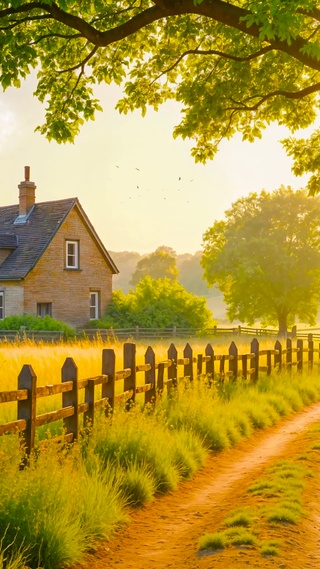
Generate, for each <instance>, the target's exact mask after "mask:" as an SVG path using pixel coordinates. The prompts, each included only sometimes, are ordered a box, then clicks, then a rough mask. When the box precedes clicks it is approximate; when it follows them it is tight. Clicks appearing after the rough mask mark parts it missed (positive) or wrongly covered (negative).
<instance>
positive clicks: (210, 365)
mask: <svg viewBox="0 0 320 569" xmlns="http://www.w3.org/2000/svg"><path fill="white" fill-rule="evenodd" d="M205 354H206V356H210V360H209V361H208V362H206V375H209V376H211V379H210V381H213V380H214V350H213V347H212V345H211V344H207V345H206V349H205Z"/></svg>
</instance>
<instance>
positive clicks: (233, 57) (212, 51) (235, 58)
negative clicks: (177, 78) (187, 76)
mask: <svg viewBox="0 0 320 569" xmlns="http://www.w3.org/2000/svg"><path fill="white" fill-rule="evenodd" d="M272 50H273V47H272V46H266V47H263V48H261V49H259V50H258V51H256V52H254V53H251V54H250V55H247V56H242V57H241V56H237V55H233V54H232V53H225V52H223V51H219V50H216V49H206V50H201V49H187V50H186V51H184V52H183V53H182V54H181V55H180V56H179V57H178V59H177V60H176V61H175V62H174V63H173V64H172V65H171V66H170V67H168V68H167V69H165V70H164V71H162V73H160V75H158V76H157V77H156V78H155V79H154V80H153V81H152V83H151V85H152V84H153V83H155V81H157V80H158V79H160V77H162V76H163V75H166V74H167V73H169V72H170V71H172V70H173V69H174V68H175V67H177V65H178V64H179V63H180V61H181V60H182V59H183V58H184V57H186V56H187V55H218V56H220V57H222V58H224V59H231V60H233V61H239V62H244V61H250V60H251V59H256V58H257V57H260V56H261V55H264V54H265V53H267V52H268V51H272Z"/></svg>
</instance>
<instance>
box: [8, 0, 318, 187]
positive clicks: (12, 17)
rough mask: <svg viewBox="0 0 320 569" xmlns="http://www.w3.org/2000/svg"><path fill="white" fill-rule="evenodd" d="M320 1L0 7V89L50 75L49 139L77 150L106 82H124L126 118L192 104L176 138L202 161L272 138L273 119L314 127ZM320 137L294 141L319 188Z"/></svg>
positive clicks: (45, 81) (291, 146) (20, 1)
mask: <svg viewBox="0 0 320 569" xmlns="http://www.w3.org/2000/svg"><path fill="white" fill-rule="evenodd" d="M319 8H320V4H319V0H290V1H288V0H286V1H285V2H284V1H280V0H268V1H266V2H262V1H261V0H251V1H250V2H248V1H247V0H233V1H230V2H222V3H221V2H218V3H217V2H215V1H212V0H170V1H168V0H141V1H139V2H137V1H135V0H133V1H130V2H128V0H118V1H117V2H112V1H110V0H108V1H105V2H103V1H102V0H83V1H82V2H81V7H79V3H75V2H71V1H67V0H57V1H56V2H42V3H39V2H25V0H15V1H14V2H8V1H7V0H2V1H1V2H0V28H1V35H0V49H1V68H0V82H1V85H2V88H3V89H6V88H8V87H9V86H15V87H19V86H20V82H21V80H23V79H24V78H25V77H26V76H27V75H28V74H29V73H30V72H31V70H32V69H35V68H37V69H38V85H37V88H36V91H35V95H36V96H37V97H38V98H39V100H40V101H41V102H43V103H45V104H46V115H45V123H44V124H43V125H42V126H40V127H38V129H39V130H40V132H41V133H42V134H44V135H45V136H47V138H48V139H49V140H50V139H55V140H56V141H58V142H65V141H74V138H75V136H76V135H77V134H78V132H79V129H80V127H81V125H82V124H83V122H84V121H86V120H89V119H90V120H93V119H94V117H95V113H96V111H97V110H101V107H100V104H99V101H98V100H97V99H96V97H95V94H94V87H95V85H96V84H98V83H102V82H105V83H107V84H110V83H115V84H117V85H123V89H124V96H123V98H122V99H121V100H120V101H119V102H118V104H117V108H118V109H119V111H120V112H122V113H128V112H129V111H131V110H133V109H140V110H141V112H142V114H143V115H144V114H145V113H146V110H147V106H152V107H153V108H154V109H156V110H158V108H159V106H160V105H161V104H162V103H164V102H165V101H167V100H170V99H176V100H177V101H178V102H179V103H180V104H181V107H182V120H181V123H180V124H179V125H177V126H176V127H175V130H174V136H181V137H182V138H187V137H189V138H192V139H194V140H195V147H194V148H193V149H192V155H193V156H194V158H195V160H196V161H202V162H205V161H206V160H208V159H211V158H212V157H213V156H214V155H215V153H216V152H217V149H218V145H219V142H220V140H221V139H222V138H230V137H232V136H233V134H234V133H235V132H236V131H238V132H240V133H241V135H242V138H243V139H244V140H249V141H253V140H254V139H255V138H257V137H258V138H259V137H261V136H262V131H263V129H264V128H265V127H266V126H267V125H269V124H270V123H271V122H278V123H279V124H281V125H286V126H287V127H288V128H289V129H290V130H291V131H292V132H294V131H296V130H298V129H301V128H305V127H307V126H310V125H311V124H313V122H314V121H315V118H316V115H317V111H318V97H317V94H318V92H319V90H320V82H319V71H320V39H319V21H320V9H319ZM319 132H320V131H315V133H314V134H313V135H312V137H311V140H310V141H304V140H300V141H294V140H293V139H287V140H286V141H285V142H284V144H285V147H286V148H287V150H288V152H289V154H291V155H292V156H293V157H294V159H295V165H294V170H295V171H296V173H298V174H300V173H302V172H303V171H304V170H311V172H313V175H312V176H311V179H310V182H309V188H310V190H311V191H313V192H317V191H318V188H319V176H320V175H319V166H320V162H319V158H318V156H319V145H320V134H319Z"/></svg>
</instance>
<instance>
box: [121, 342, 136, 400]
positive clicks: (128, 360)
mask: <svg viewBox="0 0 320 569" xmlns="http://www.w3.org/2000/svg"><path fill="white" fill-rule="evenodd" d="M123 367H124V368H125V369H126V368H130V370H131V373H130V375H129V377H126V378H125V380H124V391H129V390H131V389H132V391H133V393H132V396H131V397H130V398H129V399H128V400H127V403H126V409H130V407H131V405H132V403H134V402H135V400H136V345H135V344H131V343H130V342H127V343H125V344H123Z"/></svg>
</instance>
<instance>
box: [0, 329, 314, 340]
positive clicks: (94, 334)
mask: <svg viewBox="0 0 320 569" xmlns="http://www.w3.org/2000/svg"><path fill="white" fill-rule="evenodd" d="M310 333H311V334H312V335H313V338H314V339H319V340H320V329H319V328H315V329H311V328H306V329H297V327H296V326H293V327H292V329H291V330H290V332H288V337H289V338H292V339H294V338H302V339H307V338H308V337H309V336H310ZM278 335H279V332H278V330H277V329H275V328H253V327H248V326H235V327H219V326H214V327H213V328H207V329H205V330H202V329H200V328H179V327H177V326H172V327H168V328H141V327H140V326H134V327H132V328H103V329H100V328H99V329H98V328H86V329H78V330H77V331H75V333H74V336H71V339H72V340H73V339H79V338H88V339H89V340H95V339H96V338H101V339H102V340H108V341H110V339H111V340H122V341H128V340H135V341H139V340H153V339H161V340H165V339H170V338H171V339H174V338H196V337H199V336H200V337H205V338H208V339H210V338H215V337H224V336H226V337H228V336H247V337H249V336H252V337H267V338H269V337H271V338H272V337H274V338H276V337H278ZM24 340H33V341H35V342H60V341H66V340H68V337H67V336H66V334H65V333H64V332H63V331H61V330H56V331H52V330H28V329H27V328H26V327H22V329H20V330H0V342H1V341H4V342H15V341H20V342H21V341H24Z"/></svg>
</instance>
